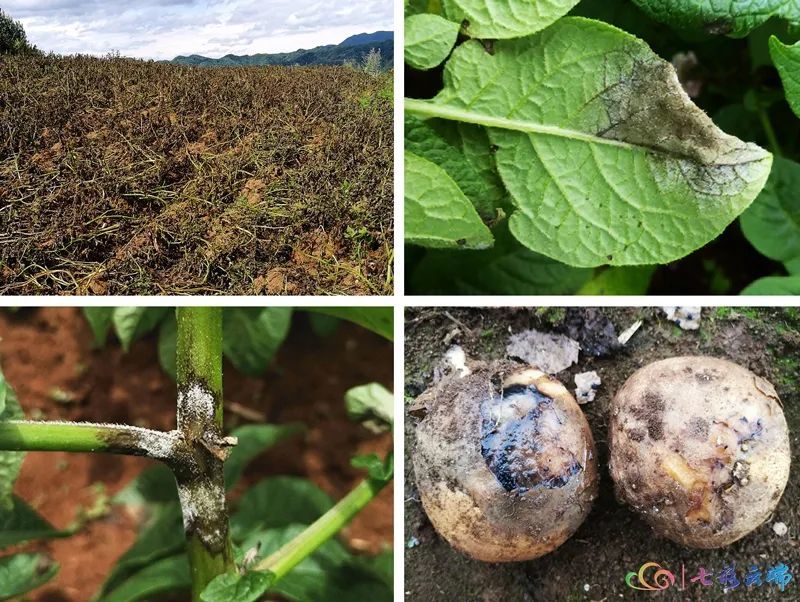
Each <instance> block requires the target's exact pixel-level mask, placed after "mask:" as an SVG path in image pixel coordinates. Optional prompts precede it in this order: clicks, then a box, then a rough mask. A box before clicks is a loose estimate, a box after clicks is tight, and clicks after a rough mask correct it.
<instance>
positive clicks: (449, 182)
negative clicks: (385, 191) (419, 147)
mask: <svg viewBox="0 0 800 602" xmlns="http://www.w3.org/2000/svg"><path fill="white" fill-rule="evenodd" d="M405 179H406V181H405V184H406V187H405V231H406V242H409V243H411V244H417V245H421V246H424V247H433V248H463V249H485V248H487V247H490V246H491V245H492V243H493V238H492V233H491V232H489V228H487V227H486V225H485V224H484V223H483V222H482V221H481V218H480V216H479V215H478V213H477V212H476V211H475V207H473V206H472V203H471V202H470V201H469V199H468V198H467V197H466V196H465V195H464V193H463V192H462V191H461V189H460V188H459V187H458V184H456V183H455V181H453V179H452V178H451V177H450V176H449V175H448V174H447V172H446V171H445V170H444V169H442V168H441V167H439V166H438V165H436V164H435V163H433V162H431V161H428V160H427V159H423V158H422V157H420V156H418V155H415V154H413V153H410V152H408V151H406V152H405Z"/></svg>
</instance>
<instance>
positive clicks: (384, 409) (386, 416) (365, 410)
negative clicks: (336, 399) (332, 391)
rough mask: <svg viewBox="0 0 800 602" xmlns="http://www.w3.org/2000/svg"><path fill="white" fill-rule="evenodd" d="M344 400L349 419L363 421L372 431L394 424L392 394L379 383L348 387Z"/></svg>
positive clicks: (384, 428) (378, 430) (382, 429)
mask: <svg viewBox="0 0 800 602" xmlns="http://www.w3.org/2000/svg"><path fill="white" fill-rule="evenodd" d="M344 402H345V405H346V406H347V413H348V415H349V416H350V419H351V420H357V421H359V422H364V423H365V426H367V427H368V428H369V429H370V430H371V431H373V432H376V433H379V432H381V431H385V430H387V428H388V429H391V428H392V426H393V424H394V396H393V395H392V392H391V391H389V389H387V388H386V387H384V386H383V385H381V384H380V383H370V384H368V385H360V386H358V387H353V388H352V389H349V390H348V391H347V392H346V393H345V394H344Z"/></svg>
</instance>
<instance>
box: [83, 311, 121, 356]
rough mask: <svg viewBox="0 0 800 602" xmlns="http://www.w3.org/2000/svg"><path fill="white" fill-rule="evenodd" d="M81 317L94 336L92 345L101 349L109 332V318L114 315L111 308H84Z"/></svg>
mask: <svg viewBox="0 0 800 602" xmlns="http://www.w3.org/2000/svg"><path fill="white" fill-rule="evenodd" d="M83 315H84V316H85V317H86V321H87V322H89V327H90V328H91V329H92V334H94V344H95V345H96V346H97V347H103V345H105V344H106V339H107V338H108V331H109V330H111V317H112V316H113V315H114V308H113V307H84V308H83Z"/></svg>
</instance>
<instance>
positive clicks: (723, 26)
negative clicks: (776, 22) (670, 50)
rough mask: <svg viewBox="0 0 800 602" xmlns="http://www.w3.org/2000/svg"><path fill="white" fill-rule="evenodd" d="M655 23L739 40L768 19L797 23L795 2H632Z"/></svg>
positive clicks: (799, 16) (799, 10)
mask: <svg viewBox="0 0 800 602" xmlns="http://www.w3.org/2000/svg"><path fill="white" fill-rule="evenodd" d="M633 1H634V3H635V4H636V5H637V6H638V7H639V8H641V9H642V10H643V11H644V12H646V13H647V14H648V15H650V16H651V17H652V18H653V19H655V20H656V21H660V22H662V23H667V24H668V25H670V26H672V27H673V28H675V29H679V30H683V31H687V32H704V33H706V34H710V35H728V36H731V37H734V38H743V37H744V36H746V35H747V34H748V33H750V32H751V31H752V30H753V29H755V28H756V27H758V26H759V25H761V24H763V23H766V22H767V20H769V19H770V18H771V17H779V18H783V19H786V20H787V21H789V22H790V23H800V3H797V2H796V1H795V0H788V1H787V0H750V1H742V0H633Z"/></svg>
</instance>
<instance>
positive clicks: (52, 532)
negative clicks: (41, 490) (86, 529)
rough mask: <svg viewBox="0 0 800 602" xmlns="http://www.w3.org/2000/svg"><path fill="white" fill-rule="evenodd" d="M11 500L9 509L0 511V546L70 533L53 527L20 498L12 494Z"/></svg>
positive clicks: (63, 535)
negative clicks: (11, 505)
mask: <svg viewBox="0 0 800 602" xmlns="http://www.w3.org/2000/svg"><path fill="white" fill-rule="evenodd" d="M11 501H12V504H13V507H12V508H11V510H9V511H5V510H4V511H2V512H0V548H6V547H8V546H13V545H16V544H20V543H24V542H26V541H32V540H34V539H51V538H54V537H65V536H67V535H70V534H71V533H70V532H69V531H59V530H58V529H56V528H55V527H53V525H51V524H50V523H49V522H47V521H46V520H45V519H44V518H42V517H41V516H39V514H38V513H37V512H36V511H35V510H34V509H33V508H31V507H30V506H28V504H27V503H26V502H25V501H24V500H23V499H22V498H18V497H17V496H12V498H11Z"/></svg>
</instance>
